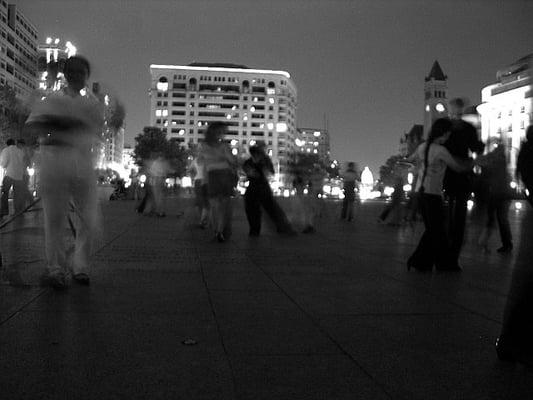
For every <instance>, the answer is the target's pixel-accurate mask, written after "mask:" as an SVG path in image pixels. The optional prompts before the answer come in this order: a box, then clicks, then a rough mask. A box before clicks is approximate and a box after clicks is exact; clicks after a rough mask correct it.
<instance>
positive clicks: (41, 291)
mask: <svg viewBox="0 0 533 400" xmlns="http://www.w3.org/2000/svg"><path fill="white" fill-rule="evenodd" d="M49 291H50V290H49V289H48V288H43V289H41V290H40V291H39V293H37V294H36V295H35V296H34V297H33V298H31V299H30V300H28V301H27V302H26V303H25V304H23V305H22V306H20V307H19V308H18V309H17V310H15V311H14V312H13V313H11V315H8V316H7V317H6V318H5V319H4V320H2V321H0V326H2V325H4V324H5V323H7V322H8V321H10V320H11V319H13V318H14V317H15V316H16V315H18V314H20V313H21V312H23V311H24V308H26V307H28V306H29V305H30V304H31V303H33V302H34V301H35V300H37V299H38V298H39V297H41V296H42V295H43V294H45V293H47V292H49Z"/></svg>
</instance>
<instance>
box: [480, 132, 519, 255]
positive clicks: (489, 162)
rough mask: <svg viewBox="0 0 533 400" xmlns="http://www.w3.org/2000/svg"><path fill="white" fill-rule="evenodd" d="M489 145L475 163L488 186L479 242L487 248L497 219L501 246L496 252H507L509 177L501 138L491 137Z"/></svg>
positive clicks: (510, 246) (509, 246) (509, 237)
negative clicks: (485, 221) (482, 231)
mask: <svg viewBox="0 0 533 400" xmlns="http://www.w3.org/2000/svg"><path fill="white" fill-rule="evenodd" d="M489 145H490V146H491V147H492V148H491V151H490V152H489V153H487V154H485V155H483V156H479V157H478V158H476V164H478V165H479V166H481V168H482V169H483V175H484V176H485V179H486V181H485V182H486V183H487V186H488V187H487V189H488V203H487V223H486V226H485V231H484V233H483V234H482V235H481V237H480V240H479V243H480V244H481V246H482V247H483V248H484V249H485V250H487V246H488V243H489V240H490V237H491V235H492V232H493V231H494V225H495V223H496V220H497V221H498V228H499V230H500V238H501V242H502V246H501V247H500V248H498V250H496V251H497V252H498V253H509V252H510V251H511V250H512V249H513V240H512V239H513V238H512V235H511V226H510V224H509V216H508V214H509V206H510V203H511V193H510V191H511V189H510V183H511V178H510V176H509V173H508V171H507V160H506V157H505V145H504V144H503V141H502V140H501V139H493V140H491V142H490V143H489Z"/></svg>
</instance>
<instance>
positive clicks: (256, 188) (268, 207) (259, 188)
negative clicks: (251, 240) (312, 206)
mask: <svg viewBox="0 0 533 400" xmlns="http://www.w3.org/2000/svg"><path fill="white" fill-rule="evenodd" d="M250 155H251V157H250V158H249V159H247V160H246V161H245V162H244V164H243V167H242V168H243V170H244V172H245V173H246V176H247V177H248V181H249V185H248V188H247V189H246V193H245V194H244V209H245V211H246V217H247V219H248V224H249V225H250V236H259V234H260V232H261V207H263V208H264V209H265V211H266V212H267V214H268V216H269V217H270V218H271V219H272V221H273V222H274V223H275V224H276V228H277V231H278V232H279V233H288V234H293V233H294V231H293V229H292V227H291V225H290V223H289V221H288V219H287V217H286V215H285V213H284V212H283V210H282V209H281V207H280V206H279V205H278V204H277V202H276V200H275V199H274V196H273V194H272V189H270V185H269V183H268V176H269V175H271V174H273V173H274V166H273V165H272V161H271V160H270V158H269V157H268V156H267V155H266V154H265V152H264V150H263V147H260V146H252V147H250Z"/></svg>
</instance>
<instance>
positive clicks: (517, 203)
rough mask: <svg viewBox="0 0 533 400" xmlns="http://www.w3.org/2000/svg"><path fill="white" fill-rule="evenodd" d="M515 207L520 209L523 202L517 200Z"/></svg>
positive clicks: (517, 209)
mask: <svg viewBox="0 0 533 400" xmlns="http://www.w3.org/2000/svg"><path fill="white" fill-rule="evenodd" d="M514 208H515V209H516V211H520V210H521V209H522V203H521V202H519V201H515V203H514Z"/></svg>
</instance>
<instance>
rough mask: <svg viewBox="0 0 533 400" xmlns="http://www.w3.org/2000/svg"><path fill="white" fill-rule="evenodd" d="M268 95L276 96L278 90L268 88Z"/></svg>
mask: <svg viewBox="0 0 533 400" xmlns="http://www.w3.org/2000/svg"><path fill="white" fill-rule="evenodd" d="M267 94H276V89H274V88H267Z"/></svg>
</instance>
